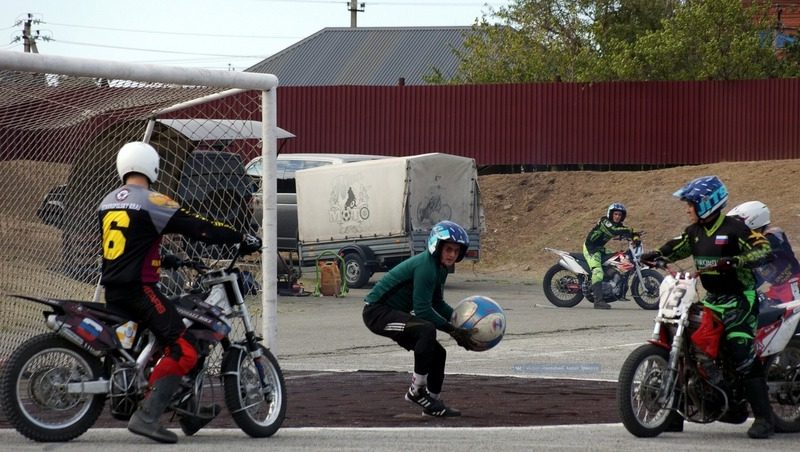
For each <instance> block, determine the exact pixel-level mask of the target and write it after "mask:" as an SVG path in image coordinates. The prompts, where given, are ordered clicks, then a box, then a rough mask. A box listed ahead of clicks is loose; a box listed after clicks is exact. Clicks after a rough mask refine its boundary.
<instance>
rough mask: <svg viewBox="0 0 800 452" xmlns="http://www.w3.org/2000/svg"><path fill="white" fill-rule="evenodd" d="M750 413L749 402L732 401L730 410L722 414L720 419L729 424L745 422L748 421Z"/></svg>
mask: <svg viewBox="0 0 800 452" xmlns="http://www.w3.org/2000/svg"><path fill="white" fill-rule="evenodd" d="M749 415H750V413H749V412H748V411H747V403H745V402H744V401H742V402H740V403H737V402H731V405H730V406H729V407H728V411H726V412H725V414H723V415H722V417H720V418H719V419H718V420H719V421H720V422H725V423H727V424H744V423H745V422H747V417H748V416H749Z"/></svg>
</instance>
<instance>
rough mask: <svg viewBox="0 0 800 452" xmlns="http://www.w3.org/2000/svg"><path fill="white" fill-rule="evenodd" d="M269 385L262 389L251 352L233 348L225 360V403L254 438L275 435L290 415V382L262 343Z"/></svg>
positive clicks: (223, 369) (223, 366)
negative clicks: (287, 393) (288, 383)
mask: <svg viewBox="0 0 800 452" xmlns="http://www.w3.org/2000/svg"><path fill="white" fill-rule="evenodd" d="M259 347H260V349H261V353H262V354H263V359H262V360H261V362H262V365H263V367H264V369H263V370H264V374H265V378H266V382H267V388H264V389H262V387H261V383H260V382H259V374H258V369H256V366H255V362H254V360H253V357H252V356H251V354H249V353H248V352H247V350H245V349H244V348H242V347H232V348H230V349H228V351H227V352H226V353H225V357H224V358H223V361H222V371H223V372H222V375H223V376H224V380H223V385H224V388H225V405H226V406H227V407H228V411H230V413H231V416H232V417H233V421H234V422H236V425H238V426H239V428H240V429H242V431H243V432H245V433H247V434H248V435H250V436H251V437H253V438H266V437H269V436H272V435H274V434H275V432H277V431H278V429H279V428H280V427H281V424H282V423H283V420H284V418H285V417H286V383H285V381H284V379H283V372H281V368H280V366H279V365H278V360H277V359H275V356H273V355H272V353H271V352H270V351H269V349H267V348H266V347H264V346H263V345H260V344H259Z"/></svg>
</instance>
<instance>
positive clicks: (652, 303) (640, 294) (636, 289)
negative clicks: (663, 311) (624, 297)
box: [631, 268, 664, 311]
mask: <svg viewBox="0 0 800 452" xmlns="http://www.w3.org/2000/svg"><path fill="white" fill-rule="evenodd" d="M663 280H664V275H662V274H661V273H659V272H657V271H655V270H653V269H650V268H645V269H644V270H642V279H641V280H640V279H639V275H634V277H633V279H632V280H631V295H633V301H635V302H636V304H638V305H639V306H640V307H641V308H642V309H646V310H648V311H651V310H654V309H658V302H659V288H660V287H661V281H663Z"/></svg>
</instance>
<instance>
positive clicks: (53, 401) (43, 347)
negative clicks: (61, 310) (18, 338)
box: [0, 333, 106, 442]
mask: <svg viewBox="0 0 800 452" xmlns="http://www.w3.org/2000/svg"><path fill="white" fill-rule="evenodd" d="M101 372H102V364H101V362H100V360H99V359H97V358H95V357H94V356H92V355H90V354H89V353H88V352H86V351H84V350H82V349H80V348H79V347H78V346H76V345H73V344H72V343H71V342H69V341H67V340H66V339H64V338H62V337H61V336H58V335H56V334H53V333H48V334H42V335H39V336H35V337H33V338H31V339H28V340H27V341H26V342H24V343H23V344H22V345H21V346H20V347H19V348H17V349H16V350H14V352H13V353H12V354H11V357H10V358H8V361H6V364H5V369H4V371H3V375H2V378H0V402H2V405H3V410H4V411H5V413H6V416H7V417H8V422H9V423H11V425H13V426H14V428H16V429H17V431H18V432H20V433H21V434H22V435H24V436H25V437H27V438H30V439H32V440H34V441H39V442H54V441H58V442H62V441H69V440H71V439H74V438H77V437H78V436H80V435H82V434H83V433H84V432H86V430H88V429H89V428H90V427H91V426H92V425H94V423H95V421H97V418H98V417H99V416H100V413H101V412H102V411H103V405H104V404H105V397H106V395H105V394H80V393H74V392H72V393H70V392H68V390H67V385H69V384H71V383H82V382H88V381H93V380H97V379H99V378H100V376H101Z"/></svg>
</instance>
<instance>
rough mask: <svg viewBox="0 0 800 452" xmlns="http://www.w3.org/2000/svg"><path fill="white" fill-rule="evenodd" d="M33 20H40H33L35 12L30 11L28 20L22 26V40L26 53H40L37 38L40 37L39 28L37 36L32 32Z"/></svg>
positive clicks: (37, 21)
mask: <svg viewBox="0 0 800 452" xmlns="http://www.w3.org/2000/svg"><path fill="white" fill-rule="evenodd" d="M33 22H36V23H37V24H38V23H39V20H33V14H31V13H28V20H26V21H25V23H24V25H23V27H22V42H23V44H24V47H25V53H31V52H33V53H39V49H37V48H36V39H37V38H38V37H39V30H36V36H33V35H32V34H31V24H32V23H33Z"/></svg>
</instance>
